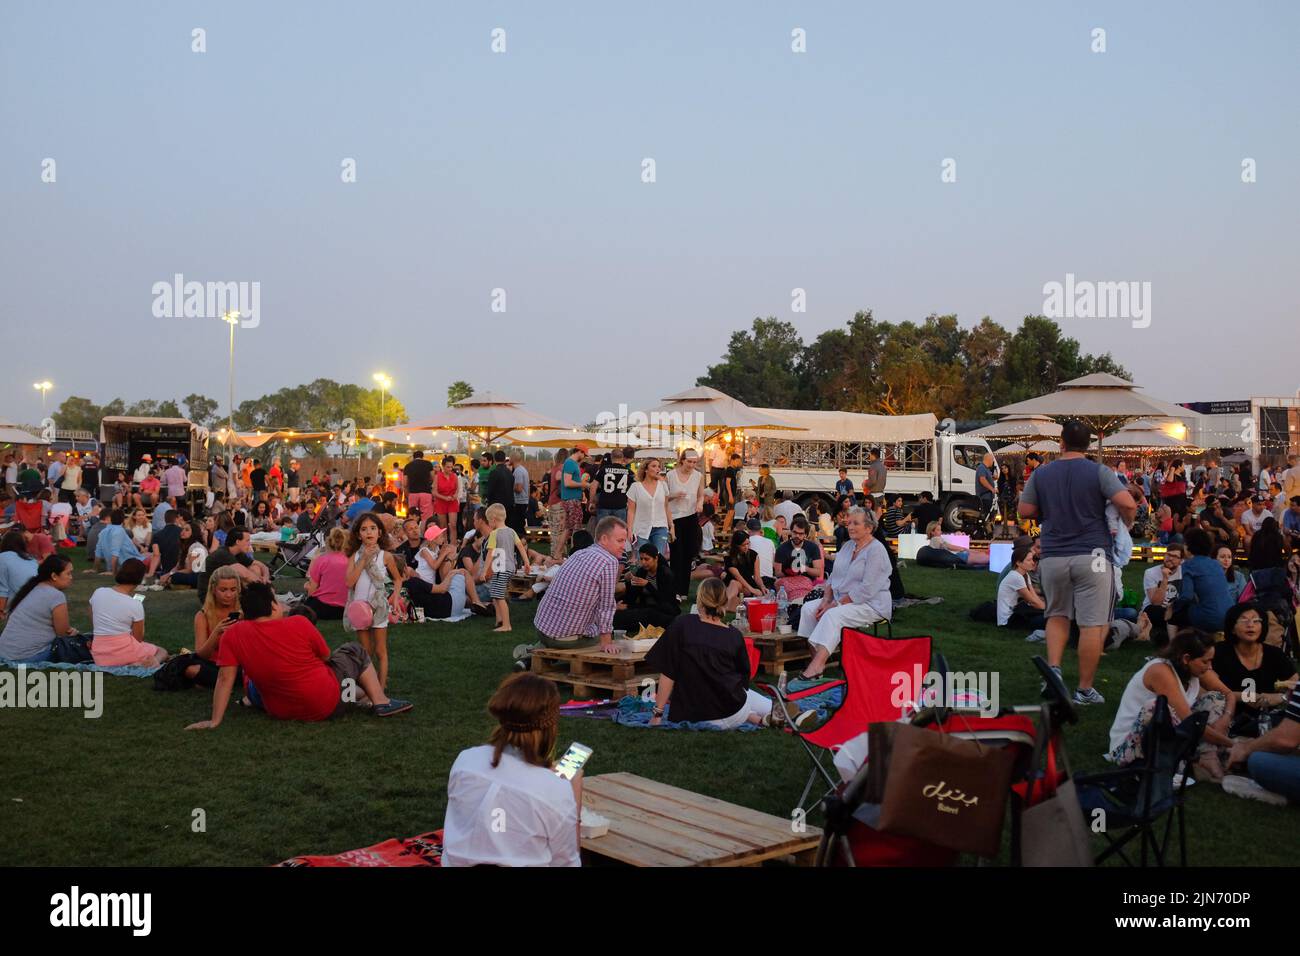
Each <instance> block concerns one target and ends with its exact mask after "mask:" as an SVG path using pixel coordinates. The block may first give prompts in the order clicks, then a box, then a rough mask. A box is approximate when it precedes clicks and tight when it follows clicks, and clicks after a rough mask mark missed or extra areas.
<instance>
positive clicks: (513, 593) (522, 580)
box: [506, 574, 537, 598]
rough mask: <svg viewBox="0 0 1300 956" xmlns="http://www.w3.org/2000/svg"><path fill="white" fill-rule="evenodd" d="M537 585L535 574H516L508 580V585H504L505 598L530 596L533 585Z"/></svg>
mask: <svg viewBox="0 0 1300 956" xmlns="http://www.w3.org/2000/svg"><path fill="white" fill-rule="evenodd" d="M536 583H537V575H535V574H516V575H514V576H513V577H511V578H510V583H509V584H507V585H506V597H508V598H513V597H523V596H525V595H529V596H531V595H532V590H533V585H534V584H536Z"/></svg>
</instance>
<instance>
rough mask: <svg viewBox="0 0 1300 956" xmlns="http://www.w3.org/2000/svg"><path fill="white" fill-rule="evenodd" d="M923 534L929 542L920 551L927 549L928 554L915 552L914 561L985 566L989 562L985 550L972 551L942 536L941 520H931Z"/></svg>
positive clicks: (968, 566)
mask: <svg viewBox="0 0 1300 956" xmlns="http://www.w3.org/2000/svg"><path fill="white" fill-rule="evenodd" d="M925 536H926V537H927V538H929V539H930V543H929V544H928V545H926V546H925V547H924V548H922V549H921V551H928V552H929V554H928V555H925V556H923V555H922V554H921V553H920V552H917V555H916V563H917V564H920V565H922V566H925V567H943V566H945V565H946V566H951V567H965V568H974V567H987V566H988V563H989V553H988V552H987V551H978V552H974V553H972V552H971V550H970V548H963V547H962V546H961V545H958V544H953V543H952V542H951V541H948V540H946V539H945V538H944V536H943V522H942V521H931V522H930V523H929V524H928V525H926V528H925Z"/></svg>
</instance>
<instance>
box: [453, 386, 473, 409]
mask: <svg viewBox="0 0 1300 956" xmlns="http://www.w3.org/2000/svg"><path fill="white" fill-rule="evenodd" d="M473 394H474V386H473V385H471V384H470V383H469V382H461V381H455V382H452V383H451V384H450V385H448V386H447V407H448V408H450V407H451V406H452V405H455V404H456V403H457V402H463V401H465V399H467V398H469V397H471V396H472V395H473Z"/></svg>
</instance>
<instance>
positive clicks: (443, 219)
mask: <svg viewBox="0 0 1300 956" xmlns="http://www.w3.org/2000/svg"><path fill="white" fill-rule="evenodd" d="M195 28H201V29H203V30H204V31H206V36H205V40H206V52H203V53H196V52H193V51H192V48H191V47H192V43H193V42H194V41H193V39H192V31H193V30H194V29H195ZM496 28H501V29H503V30H504V31H505V42H506V52H504V53H494V52H493V50H492V31H493V30H494V29H496ZM796 28H800V29H802V30H804V31H806V37H807V41H806V42H807V52H806V53H795V52H792V50H791V42H792V40H791V31H792V30H794V29H796ZM1095 28H1101V29H1104V30H1105V31H1106V33H1105V42H1106V50H1105V52H1104V53H1095V52H1093V50H1092V46H1093V43H1094V41H1093V39H1092V31H1093V30H1094V29H1095ZM1297 28H1300V7H1298V6H1297V5H1296V4H1292V3H1285V2H1273V3H1250V2H1243V3H1234V4H1230V5H1224V4H1213V3H1186V2H1177V3H1175V2H1153V3H1143V4H1135V3H1131V2H1130V3H1088V4H1083V3H1076V4H1065V3H1043V2H1024V3H1010V2H1008V3H998V4H993V5H978V4H970V3H956V2H953V3H924V4H864V3H851V2H845V3H831V2H823V3H816V4H795V3H767V2H753V0H747V2H717V3H708V4H701V3H685V2H662V3H656V4H619V3H614V4H599V3H575V4H568V3H566V4H561V3H544V2H536V0H534V2H530V3H473V4H471V3H461V4H448V3H437V4H434V3H415V2H412V3H389V2H379V3H374V4H353V3H335V2H319V3H315V2H314V3H304V2H298V3H253V2H222V3H188V2H187V3H177V2H154V3H136V2H118V3H104V2H98V0H95V2H81V3H52V2H14V0H6V2H5V3H4V4H3V6H0V209H3V221H4V228H3V230H2V231H0V279H2V280H3V282H2V284H3V288H4V295H3V299H2V300H0V331H3V333H4V339H3V340H4V342H5V351H4V354H5V356H6V359H7V361H6V363H5V364H6V367H7V370H8V372H9V374H7V375H5V376H3V379H0V419H12V420H17V421H20V422H37V421H39V419H40V395H39V393H38V392H36V391H35V390H34V389H33V388H32V383H33V382H34V381H37V380H39V379H43V378H48V379H49V380H51V381H52V382H53V383H54V389H53V390H52V391H51V393H50V396H49V405H50V408H54V407H55V406H56V405H57V404H58V403H59V402H60V401H62V400H63V399H64V398H66V397H67V396H68V395H69V394H77V395H83V396H86V397H89V398H91V399H92V400H94V401H96V402H101V403H102V402H106V401H108V400H109V399H111V398H113V397H116V396H120V397H122V398H124V399H126V400H128V401H131V400H136V399H141V398H154V399H165V398H176V399H179V398H181V397H182V396H184V395H186V394H188V393H191V392H199V393H203V394H206V395H208V396H210V397H211V398H214V399H217V400H218V401H219V402H220V405H221V409H222V411H223V412H224V410H225V408H226V389H227V378H226V358H227V329H226V326H225V325H223V324H222V323H221V321H220V320H219V319H216V318H155V317H154V316H153V314H152V312H151V309H152V307H153V301H154V296H153V293H152V291H151V290H152V287H153V285H154V283H156V282H168V283H170V282H171V281H172V277H173V276H174V275H175V274H176V273H181V274H183V275H184V276H185V278H186V279H187V280H193V281H200V282H207V281H236V282H238V281H245V282H258V283H260V292H261V300H260V309H261V314H260V316H259V321H260V324H259V325H258V326H257V327H256V328H249V329H241V330H239V331H238V332H237V333H236V339H237V342H236V362H237V378H236V402H239V401H241V400H243V399H247V398H251V397H255V396H258V395H261V394H264V393H267V392H271V391H274V390H276V389H277V388H280V387H282V386H286V385H296V384H299V383H303V382H307V381H310V380H312V379H314V378H317V377H322V376H324V377H329V378H334V379H338V380H341V381H353V382H358V383H364V384H366V385H370V384H371V383H370V377H371V373H373V372H375V371H379V370H383V371H386V372H388V373H389V374H390V375H391V376H392V377H393V379H394V380H395V382H396V385H395V387H394V391H395V393H396V394H397V396H398V397H399V398H401V399H402V400H403V401H404V402H405V404H406V407H407V409H408V410H409V412H410V413H411V416H412V417H414V418H422V417H426V416H427V415H429V414H430V413H432V412H433V411H434V410H436V409H437V408H439V407H441V406H442V405H444V404H445V401H446V388H447V385H448V383H449V382H451V381H453V380H455V379H466V380H468V381H470V382H471V383H472V384H473V385H474V386H475V387H476V388H477V389H479V390H480V391H481V390H485V389H492V390H495V391H500V392H504V393H508V394H510V395H512V396H514V397H516V398H518V399H519V400H521V401H523V402H525V403H527V404H529V405H530V406H531V407H533V408H535V409H536V410H537V411H540V412H543V413H546V414H550V415H553V416H557V417H560V418H564V419H567V420H572V421H577V422H581V421H587V420H590V419H592V418H594V417H595V416H596V414H597V413H598V412H600V411H602V410H616V409H617V408H618V405H619V403H626V404H628V405H629V406H630V407H632V408H644V407H647V406H648V405H652V404H655V403H657V401H658V399H660V398H661V397H662V396H665V395H668V394H670V393H672V392H675V391H679V390H681V389H684V388H686V387H688V386H690V385H692V384H693V383H694V381H695V378H696V376H698V375H700V374H702V373H703V372H704V371H705V369H706V367H707V366H708V365H709V364H711V363H713V362H716V361H717V360H718V358H719V356H720V355H721V353H722V351H723V349H724V348H725V345H726V342H727V340H728V338H729V336H730V334H731V333H732V332H733V331H734V330H736V329H740V328H747V327H748V326H749V325H750V323H751V322H752V320H753V318H754V317H755V316H758V315H764V316H765V315H775V316H778V317H780V318H785V319H788V320H791V321H793V322H794V323H795V324H796V326H797V327H798V328H799V329H800V331H801V332H802V334H803V335H804V336H805V339H807V340H811V339H812V338H813V337H814V336H815V335H816V334H817V333H819V332H820V331H822V330H824V329H827V328H831V327H838V326H842V325H843V324H844V323H845V322H846V321H847V320H848V319H849V318H850V317H851V316H852V315H853V313H854V312H855V311H856V310H858V309H872V310H874V312H875V315H876V317H877V318H879V319H884V320H889V321H895V322H897V321H902V320H904V319H913V320H920V319H923V318H924V317H925V316H926V315H927V314H929V313H956V314H957V315H958V316H959V318H960V320H961V322H962V324H963V325H966V326H970V325H974V324H975V323H976V322H977V321H978V320H979V319H980V317H981V316H983V315H986V314H987V315H990V316H992V317H993V318H994V319H995V320H997V321H998V322H1000V323H1002V324H1004V325H1006V326H1008V327H1009V328H1015V327H1016V326H1017V325H1018V324H1019V322H1020V319H1021V318H1022V317H1023V316H1024V315H1026V314H1029V313H1039V312H1041V311H1042V310H1043V308H1044V293H1043V286H1044V284H1045V283H1048V282H1053V281H1058V282H1064V280H1065V277H1066V275H1067V273H1072V274H1074V275H1075V276H1076V277H1077V278H1078V279H1080V280H1094V281H1129V280H1132V281H1138V282H1150V283H1151V297H1152V298H1151V322H1150V326H1149V327H1147V328H1134V327H1133V323H1132V322H1131V321H1129V320H1128V319H1122V318H1121V319H1114V318H1112V319H1082V318H1071V319H1061V320H1060V322H1061V324H1062V326H1063V328H1064V330H1065V332H1066V334H1068V335H1071V336H1074V337H1075V338H1077V339H1079V340H1080V342H1081V344H1082V346H1083V348H1084V350H1085V351H1090V352H1103V351H1110V352H1111V353H1113V354H1114V356H1115V358H1116V359H1117V360H1118V361H1119V362H1120V363H1121V364H1123V365H1125V366H1126V367H1127V368H1128V369H1129V370H1130V371H1132V372H1133V374H1134V376H1135V377H1136V379H1137V381H1138V382H1139V383H1140V384H1142V385H1144V386H1146V388H1147V391H1148V392H1149V393H1151V394H1153V395H1155V396H1157V397H1160V398H1165V399H1169V400H1172V401H1193V400H1218V399H1232V398H1246V397H1249V396H1252V395H1294V394H1295V393H1296V390H1297V387H1298V386H1300V376H1298V375H1297V372H1296V363H1295V356H1294V352H1295V349H1294V345H1295V342H1296V340H1297V337H1296V333H1295V329H1296V300H1295V298H1294V276H1295V272H1296V240H1295V230H1296V222H1297V213H1298V212H1300V202H1298V200H1300V177H1298V176H1297V174H1296V167H1297V163H1300V123H1298V122H1297V114H1296V110H1295V103H1294V98H1295V95H1296V92H1297V90H1300V60H1298V59H1297V57H1296V55H1295V42H1296V36H1297V35H1298V30H1297ZM645 158H652V159H653V160H654V161H655V173H656V181H655V182H653V183H646V182H643V181H642V161H643V159H645ZM947 158H952V159H955V160H956V172H957V180H956V182H948V183H945V182H942V181H941V171H942V170H941V163H942V162H943V161H944V160H945V159H947ZM1247 158H1250V159H1253V160H1254V161H1255V164H1256V165H1255V169H1256V176H1257V181H1255V182H1253V183H1245V182H1243V181H1242V163H1243V160H1244V159H1247ZM46 159H53V160H54V161H55V164H56V165H55V167H54V169H55V171H56V178H55V181H54V182H43V181H42V169H43V166H42V164H43V162H44V161H45V160H46ZM347 159H354V160H355V162H356V182H351V183H345V182H343V181H342V178H341V170H342V164H343V162H344V161H345V160H347ZM1287 276H1292V277H1293V278H1292V279H1287ZM796 287H798V288H803V289H805V290H806V292H807V311H806V312H805V313H792V312H791V290H792V289H794V288H796ZM494 289H504V290H505V293H506V311H505V312H504V313H494V312H493V311H492V310H491V306H492V302H493V290H494ZM280 424H283V425H286V426H290V425H293V424H296V423H280Z"/></svg>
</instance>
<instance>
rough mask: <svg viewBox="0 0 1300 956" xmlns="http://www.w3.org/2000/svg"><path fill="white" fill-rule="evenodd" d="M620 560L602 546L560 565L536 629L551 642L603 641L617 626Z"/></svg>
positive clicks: (588, 550)
mask: <svg viewBox="0 0 1300 956" xmlns="http://www.w3.org/2000/svg"><path fill="white" fill-rule="evenodd" d="M617 580H618V558H616V557H614V555H612V554H610V553H609V552H608V551H606V550H605V549H604V548H602V547H601V546H600V545H598V544H593V545H591V546H589V547H586V548H583V549H582V550H581V551H578V552H575V553H574V554H572V555H570V556H569V557H568V558H566V559H565V561H564V563H563V564H561V565H560V570H559V572H558V573H557V574H556V575H555V580H553V581H552V582H551V584H550V587H548V588H547V589H546V593H545V594H543V595H542V601H541V604H539V605H538V607H537V616H536V618H534V619H533V627H535V628H537V630H539V631H540V632H541V633H543V634H545V635H546V636H547V637H551V638H565V637H575V636H577V637H599V636H600V635H601V634H608V633H610V631H611V630H612V628H613V626H614V584H615V582H616V581H617Z"/></svg>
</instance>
